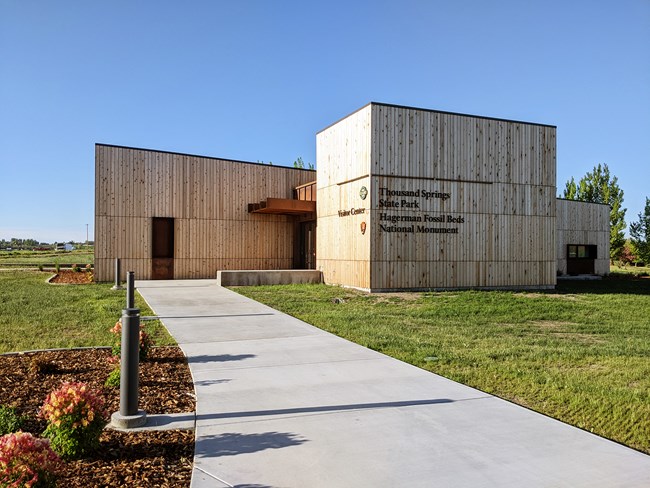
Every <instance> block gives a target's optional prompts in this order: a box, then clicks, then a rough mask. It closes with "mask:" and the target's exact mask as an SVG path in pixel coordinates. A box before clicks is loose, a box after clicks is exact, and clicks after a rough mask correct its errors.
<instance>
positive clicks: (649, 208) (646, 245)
mask: <svg viewBox="0 0 650 488" xmlns="http://www.w3.org/2000/svg"><path fill="white" fill-rule="evenodd" d="M630 240H631V241H632V245H633V246H634V250H635V251H636V254H637V255H638V256H639V259H640V260H641V261H643V262H644V263H646V265H648V263H650V198H648V197H646V199H645V209H644V210H643V212H639V221H638V222H632V223H630Z"/></svg>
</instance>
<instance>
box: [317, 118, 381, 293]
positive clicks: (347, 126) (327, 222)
mask: <svg viewBox="0 0 650 488" xmlns="http://www.w3.org/2000/svg"><path fill="white" fill-rule="evenodd" d="M370 125H371V107H370V106H367V107H365V108H363V109H361V110H359V111H357V112H356V113H354V114H352V115H351V116H349V117H347V118H345V119H344V120H342V121H340V122H338V123H337V124H335V125H334V126H332V127H330V128H329V129H326V130H324V131H322V132H320V133H319V134H318V135H317V136H316V158H317V161H318V164H317V168H318V177H317V181H316V183H317V195H318V198H317V199H316V213H317V218H318V225H317V227H316V235H317V237H316V245H317V250H316V268H317V269H319V270H321V271H322V272H323V278H324V280H325V282H326V283H332V284H339V285H346V286H353V287H356V288H361V289H369V288H370V232H369V228H370V222H369V214H368V213H366V214H362V213H360V214H356V215H347V216H343V217H341V216H340V215H339V213H338V212H339V210H350V209H352V208H355V209H356V208H367V210H366V211H367V212H369V210H370V195H368V197H367V198H366V199H365V200H362V199H361V197H360V195H359V190H360V188H361V187H362V186H364V185H365V186H366V187H367V188H368V190H370V179H369V177H368V174H369V172H370V153H371V132H370ZM351 180H353V181H351ZM364 221H365V222H366V223H367V226H368V230H366V232H365V234H362V233H361V222H364Z"/></svg>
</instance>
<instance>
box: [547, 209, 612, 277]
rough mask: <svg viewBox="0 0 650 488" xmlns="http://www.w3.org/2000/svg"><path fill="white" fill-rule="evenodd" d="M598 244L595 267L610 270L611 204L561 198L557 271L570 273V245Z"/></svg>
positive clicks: (558, 215) (600, 271)
mask: <svg viewBox="0 0 650 488" xmlns="http://www.w3.org/2000/svg"><path fill="white" fill-rule="evenodd" d="M569 244H577V245H595V246H598V257H597V259H596V261H595V263H594V271H595V273H596V274H599V275H606V274H608V273H609V206H608V205H598V204H594V203H586V202H577V201H574V200H562V199H558V200H557V271H558V273H560V274H566V273H567V245H569Z"/></svg>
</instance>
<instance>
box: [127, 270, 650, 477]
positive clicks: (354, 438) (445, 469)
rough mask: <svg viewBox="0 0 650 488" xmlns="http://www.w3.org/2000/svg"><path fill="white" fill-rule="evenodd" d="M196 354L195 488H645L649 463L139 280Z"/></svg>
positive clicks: (257, 310) (222, 294)
mask: <svg viewBox="0 0 650 488" xmlns="http://www.w3.org/2000/svg"><path fill="white" fill-rule="evenodd" d="M136 286H137V288H138V290H139V292H140V293H141V294H142V296H144V298H145V299H146V300H147V302H148V303H149V305H150V306H151V307H152V308H153V309H154V310H155V312H156V313H157V314H158V315H159V316H161V318H162V321H163V323H164V324H165V325H166V327H167V328H168V330H169V331H170V333H171V334H172V335H173V336H174V338H175V339H176V340H177V341H178V343H179V344H180V346H181V348H182V349H183V351H184V352H185V354H186V355H187V358H188V362H189V365H190V369H191V370H192V375H193V377H194V385H195V388H196V395H197V417H196V419H197V420H196V451H195V458H194V474H193V478H192V486H193V487H240V488H243V487H251V488H253V487H256V488H263V487H300V488H305V487H306V488H318V487H327V488H339V487H355V488H362V487H409V488H412V487H492V486H493V487H500V488H504V487H517V488H519V487H523V486H525V487H589V488H598V487H603V488H605V487H607V488H612V487H619V486H620V487H623V486H624V487H648V486H650V456H646V455H645V454H642V453H639V452H637V451H634V450H631V449H628V448H626V447H623V446H621V445H619V444H616V443H614V442H610V441H607V440H605V439H602V438H600V437H597V436H594V435H592V434H589V433H587V432H584V431H582V430H579V429H576V428H574V427H570V426H568V425H565V424H563V423H561V422H558V421H556V420H553V419H550V418H548V417H545V416H543V415H539V414H536V413H534V412H531V411H529V410H527V409H525V408H521V407H518V406H516V405H513V404H511V403H509V402H506V401H503V400H500V399H498V398H495V397H493V396H490V395H487V394H485V393H483V392H481V391H478V390H474V389H472V388H468V387H466V386H463V385H460V384H458V383H455V382H453V381H449V380H447V379H445V378H442V377H440V376H437V375H434V374H431V373H428V372H426V371H423V370H421V369H418V368H415V367H413V366H410V365H407V364H405V363H402V362H400V361H397V360H395V359H391V358H389V357H386V356H384V355H382V354H379V353H377V352H374V351H371V350H368V349H366V348H363V347H361V346H358V345H356V344H353V343H351V342H348V341H346V340H344V339H340V338H338V337H335V336H333V335H331V334H328V333H326V332H323V331H321V330H319V329H317V328H315V327H312V326H310V325H308V324H306V323H304V322H301V321H300V320H297V319H295V318H292V317H289V316H287V315H285V314H282V313H280V312H277V311H275V310H273V309H271V308H268V307H266V306H264V305H261V304H259V303H257V302H254V301H252V300H249V299H247V298H244V297H242V296H240V295H238V294H236V293H234V292H231V291H229V290H227V289H224V288H221V287H218V286H217V285H216V282H215V281H214V280H191V281H189V280H187V281H180V280H179V281H139V282H137V283H136Z"/></svg>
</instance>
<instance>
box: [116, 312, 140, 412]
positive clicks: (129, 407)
mask: <svg viewBox="0 0 650 488" xmlns="http://www.w3.org/2000/svg"><path fill="white" fill-rule="evenodd" d="M139 352H140V309H138V308H127V309H125V310H122V358H121V364H120V415H123V416H131V415H137V413H138V370H139V366H140V357H139Z"/></svg>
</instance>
